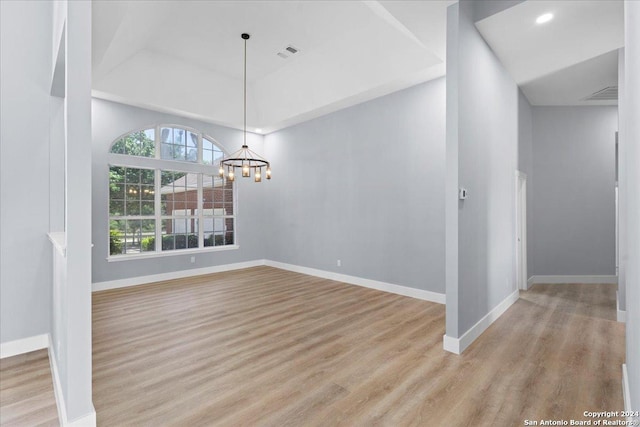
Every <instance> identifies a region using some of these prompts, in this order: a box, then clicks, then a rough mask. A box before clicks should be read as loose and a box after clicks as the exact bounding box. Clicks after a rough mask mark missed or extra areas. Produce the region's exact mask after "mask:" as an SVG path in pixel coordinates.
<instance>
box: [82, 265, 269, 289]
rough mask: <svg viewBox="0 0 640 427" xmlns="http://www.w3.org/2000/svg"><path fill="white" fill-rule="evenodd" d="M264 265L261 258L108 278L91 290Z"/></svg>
mask: <svg viewBox="0 0 640 427" xmlns="http://www.w3.org/2000/svg"><path fill="white" fill-rule="evenodd" d="M260 265H265V261H264V260H263V259H258V260H254V261H246V262H237V263H234V264H224V265H216V266H213V267H203V268H192V269H189V270H180V271H172V272H169V273H160V274H151V275H148V276H137V277H131V278H128V279H119V280H109V281H106V282H96V283H93V284H92V286H91V288H92V291H93V292H97V291H106V290H108V289H117V288H126V287H128V286H137V285H144V284H147V283H153V282H161V281H164V280H173V279H182V278H185V277H192V276H201V275H204V274H212V273H220V272H223V271H231V270H240V269H242V268H249V267H257V266H260Z"/></svg>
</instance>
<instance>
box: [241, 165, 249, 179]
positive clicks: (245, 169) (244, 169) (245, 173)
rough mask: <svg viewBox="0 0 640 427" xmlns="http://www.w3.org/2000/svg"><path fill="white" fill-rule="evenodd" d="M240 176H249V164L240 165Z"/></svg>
mask: <svg viewBox="0 0 640 427" xmlns="http://www.w3.org/2000/svg"><path fill="white" fill-rule="evenodd" d="M242 176H243V177H245V178H248V177H249V165H242Z"/></svg>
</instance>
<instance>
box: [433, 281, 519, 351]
mask: <svg viewBox="0 0 640 427" xmlns="http://www.w3.org/2000/svg"><path fill="white" fill-rule="evenodd" d="M518 298H520V290H516V291H514V292H513V293H512V294H511V295H509V296H507V297H506V298H505V299H503V300H502V301H501V302H500V304H498V305H497V306H496V307H495V308H494V309H493V310H491V311H490V312H489V313H487V314H486V315H485V316H484V317H483V318H482V319H480V320H478V322H476V324H475V325H473V326H472V327H471V328H470V329H469V330H468V331H467V332H465V333H464V334H463V335H462V336H461V337H460V338H453V337H449V336H447V335H445V336H444V349H445V350H447V351H450V352H451V353H455V354H462V352H463V351H465V350H466V349H467V347H469V346H470V345H471V344H472V343H473V342H474V341H475V340H476V339H477V338H478V337H479V336H480V335H481V334H482V333H483V332H484V331H486V330H487V328H489V326H491V324H492V323H493V322H495V321H496V320H498V318H499V317H500V316H502V314H504V312H505V311H507V309H508V308H509V307H511V306H512V305H513V303H515V302H516V301H518Z"/></svg>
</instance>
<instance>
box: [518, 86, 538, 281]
mask: <svg viewBox="0 0 640 427" xmlns="http://www.w3.org/2000/svg"><path fill="white" fill-rule="evenodd" d="M518 170H519V171H521V172H524V173H525V174H527V246H528V247H527V277H531V275H532V271H533V270H534V268H533V251H532V250H531V249H530V248H529V247H530V246H531V242H532V241H533V185H534V178H533V111H532V109H531V105H530V104H529V101H528V100H527V98H526V97H525V96H524V94H523V93H522V91H521V90H519V89H518Z"/></svg>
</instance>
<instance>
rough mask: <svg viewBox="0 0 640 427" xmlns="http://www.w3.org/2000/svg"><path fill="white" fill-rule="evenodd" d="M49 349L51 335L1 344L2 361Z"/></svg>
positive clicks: (0, 357)
mask: <svg viewBox="0 0 640 427" xmlns="http://www.w3.org/2000/svg"><path fill="white" fill-rule="evenodd" d="M47 347H49V334H41V335H34V336H32V337H27V338H22V339H19V340H14V341H8V342H3V343H2V344H0V359H4V358H5V357H11V356H17V355H19V354H24V353H29V352H31V351H36V350H42V349H45V348H47Z"/></svg>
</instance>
